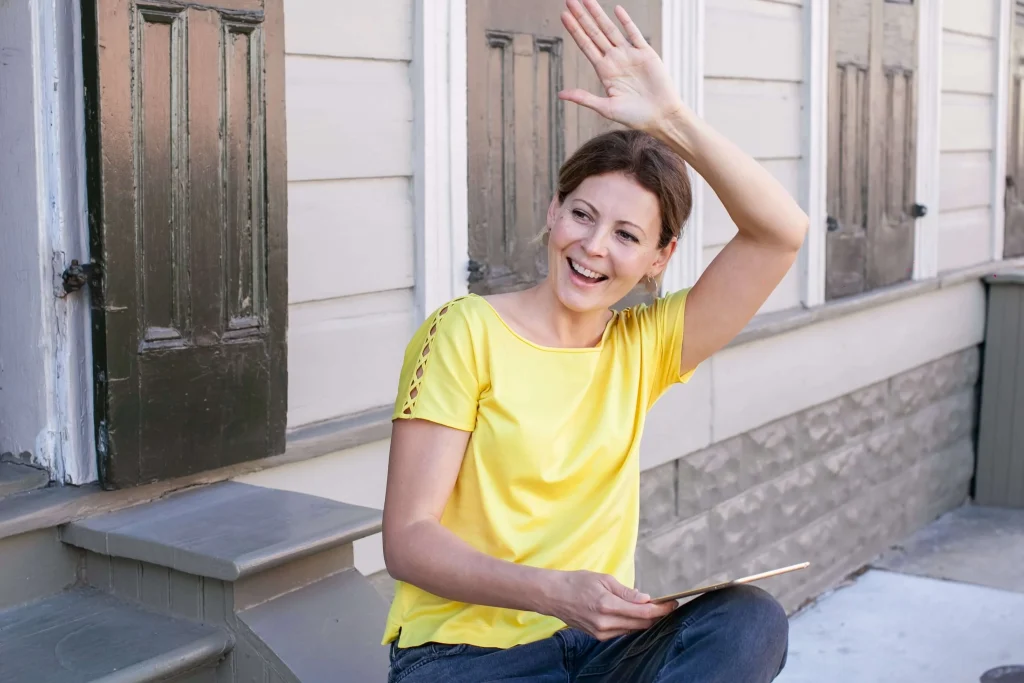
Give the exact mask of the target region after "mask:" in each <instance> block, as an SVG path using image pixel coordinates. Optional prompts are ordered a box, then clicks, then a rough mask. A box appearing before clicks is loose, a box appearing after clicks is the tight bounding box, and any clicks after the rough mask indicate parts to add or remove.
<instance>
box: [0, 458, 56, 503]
mask: <svg viewBox="0 0 1024 683" xmlns="http://www.w3.org/2000/svg"><path fill="white" fill-rule="evenodd" d="M49 483H50V475H49V474H47V472H46V470H42V469H39V468H38V467H34V466H32V465H29V464H28V463H25V462H22V461H21V460H18V459H15V458H13V457H11V456H3V457H2V458H0V498H4V497H6V496H13V495H15V494H18V493H24V492H25V491H34V490H35V489H41V488H45V487H46V486H47V485H48V484H49Z"/></svg>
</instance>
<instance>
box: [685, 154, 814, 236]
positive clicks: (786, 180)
mask: <svg viewBox="0 0 1024 683" xmlns="http://www.w3.org/2000/svg"><path fill="white" fill-rule="evenodd" d="M760 164H761V165H762V166H763V167H764V168H765V169H766V170H767V171H768V172H769V173H771V174H772V175H773V176H774V177H775V178H776V179H777V180H778V181H779V182H780V183H781V184H782V186H783V187H784V188H786V191H787V192H789V193H790V194H791V195H792V196H794V197H799V196H800V172H801V166H802V164H803V160H802V159H799V158H795V159H768V160H765V161H761V162H760ZM735 234H736V225H735V223H733V222H732V218H730V217H729V214H728V212H726V210H725V207H724V206H723V205H722V202H721V200H720V199H719V198H718V195H716V194H715V191H714V190H712V189H711V186H710V185H708V184H707V183H705V184H704V246H706V247H713V246H716V245H719V244H725V243H726V242H728V241H729V240H731V239H732V238H733V236H734V235H735Z"/></svg>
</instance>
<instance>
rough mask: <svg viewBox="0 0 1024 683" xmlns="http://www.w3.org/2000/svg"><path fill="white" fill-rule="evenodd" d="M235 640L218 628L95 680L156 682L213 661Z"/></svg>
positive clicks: (227, 650) (102, 682)
mask: <svg viewBox="0 0 1024 683" xmlns="http://www.w3.org/2000/svg"><path fill="white" fill-rule="evenodd" d="M234 646H235V639H234V638H233V637H232V636H231V634H230V633H228V632H227V631H225V630H223V629H220V628H218V629H217V630H216V631H215V632H213V633H210V634H208V635H206V636H203V637H202V638H200V639H198V640H196V641H193V642H192V643H189V644H188V645H182V646H181V647H179V648H175V649H174V650H169V651H167V652H164V653H161V654H160V655H158V656H156V657H153V658H150V659H148V660H146V661H145V662H139V663H138V664H133V665H132V666H129V667H126V668H124V669H121V670H120V671H116V672H113V673H109V674H106V675H104V676H102V677H101V678H96V679H94V680H93V681H92V683H157V682H158V681H165V680H167V679H168V678H169V677H170V676H176V675H179V674H183V673H186V672H188V671H192V670H195V669H199V668H202V667H204V666H206V665H208V664H211V663H212V662H214V661H215V660H218V659H221V658H223V657H224V656H225V655H227V654H228V653H230V652H231V650H232V649H233V648H234Z"/></svg>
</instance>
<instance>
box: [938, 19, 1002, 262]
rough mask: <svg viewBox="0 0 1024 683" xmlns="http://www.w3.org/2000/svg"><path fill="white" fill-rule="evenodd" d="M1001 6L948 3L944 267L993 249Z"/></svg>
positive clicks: (942, 116)
mask: <svg viewBox="0 0 1024 683" xmlns="http://www.w3.org/2000/svg"><path fill="white" fill-rule="evenodd" d="M998 6H999V0H944V2H943V6H942V7H943V13H942V98H941V102H942V104H941V111H940V113H939V121H940V127H941V130H940V157H939V174H940V181H939V182H940V193H939V196H940V204H939V212H940V213H939V259H938V263H939V271H940V272H943V271H948V270H952V269H955V268H960V267H964V266H969V265H972V264H976V263H984V262H985V261H988V260H989V259H990V258H991V256H992V232H993V229H992V222H993V220H994V219H993V214H992V197H993V183H994V182H996V180H997V179H995V178H993V148H994V146H995V139H994V136H995V121H996V114H997V112H996V111H995V100H996V97H995V92H996V85H997V84H996V73H997V68H996V67H997V63H996V60H997V58H998V48H997V40H996V38H997V36H998V33H999V31H998V26H999V21H998V16H997V10H998ZM1000 114H1001V112H1000ZM1000 182H1001V181H1000Z"/></svg>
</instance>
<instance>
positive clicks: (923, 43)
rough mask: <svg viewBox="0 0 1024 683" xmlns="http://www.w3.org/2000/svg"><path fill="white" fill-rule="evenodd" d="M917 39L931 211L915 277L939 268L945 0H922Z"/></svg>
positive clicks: (921, 167)
mask: <svg viewBox="0 0 1024 683" xmlns="http://www.w3.org/2000/svg"><path fill="white" fill-rule="evenodd" d="M919 12H920V15H919V17H918V41H917V50H918V51H917V65H918V66H917V68H918V77H917V88H918V90H917V162H916V163H917V169H916V173H915V176H916V178H917V182H916V189H917V192H916V195H917V202H918V203H919V204H923V205H924V206H926V207H927V209H928V213H927V214H926V215H925V216H923V217H921V218H918V219H917V222H916V224H915V226H914V273H913V277H914V279H915V280H923V279H927V278H931V277H935V275H937V274H938V271H939V117H940V112H941V108H942V0H921V5H920V10H919Z"/></svg>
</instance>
